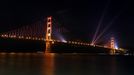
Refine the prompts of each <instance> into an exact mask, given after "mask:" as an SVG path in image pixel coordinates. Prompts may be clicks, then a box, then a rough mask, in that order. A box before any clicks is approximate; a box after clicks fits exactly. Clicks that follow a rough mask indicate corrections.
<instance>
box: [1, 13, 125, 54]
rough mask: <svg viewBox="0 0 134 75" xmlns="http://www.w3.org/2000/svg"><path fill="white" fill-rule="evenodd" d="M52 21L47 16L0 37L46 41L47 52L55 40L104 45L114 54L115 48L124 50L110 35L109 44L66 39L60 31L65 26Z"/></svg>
mask: <svg viewBox="0 0 134 75" xmlns="http://www.w3.org/2000/svg"><path fill="white" fill-rule="evenodd" d="M57 24H59V23H55V22H54V21H53V18H52V16H50V17H47V19H46V20H44V21H39V22H36V23H34V24H32V25H26V26H23V27H21V28H17V29H15V30H11V31H9V32H5V33H2V34H1V35H0V37H2V38H12V39H25V40H41V41H45V42H46V52H49V50H50V47H51V44H54V43H55V42H61V43H68V44H75V45H85V46H93V47H96V46H97V47H104V48H110V49H111V53H112V54H114V53H115V52H116V50H122V51H123V50H124V49H121V48H118V47H117V46H116V44H115V40H114V39H115V38H114V37H111V39H110V46H101V45H95V44H92V43H89V42H87V43H86V42H78V41H67V40H65V39H64V38H63V36H62V35H60V33H62V32H64V31H66V29H65V28H63V27H60V26H58V25H57Z"/></svg>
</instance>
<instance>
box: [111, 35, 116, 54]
mask: <svg viewBox="0 0 134 75" xmlns="http://www.w3.org/2000/svg"><path fill="white" fill-rule="evenodd" d="M110 48H111V51H110V54H115V39H114V37H111V40H110Z"/></svg>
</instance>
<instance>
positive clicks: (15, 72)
mask: <svg viewBox="0 0 134 75" xmlns="http://www.w3.org/2000/svg"><path fill="white" fill-rule="evenodd" d="M133 58H134V57H131V56H127V57H126V56H94V55H88V54H54V53H48V54H43V53H0V75H134V73H133V69H134V68H133V67H134V66H133V64H134V61H133Z"/></svg>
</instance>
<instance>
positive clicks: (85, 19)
mask: <svg viewBox="0 0 134 75" xmlns="http://www.w3.org/2000/svg"><path fill="white" fill-rule="evenodd" d="M133 3H134V2H132V1H131V0H55V1H54V0H44V1H40V0H33V1H32V0H31V1H28V0H27V1H25V0H16V1H15V0H10V1H8V0H4V1H2V2H0V26H1V27H0V32H1V33H2V32H6V31H9V30H12V29H15V28H19V27H21V26H23V25H27V24H32V23H34V22H36V21H38V20H42V19H43V18H45V17H47V16H49V15H52V16H54V18H55V19H56V20H57V21H58V22H60V23H61V24H63V25H65V27H67V28H68V29H69V30H71V31H72V32H73V33H74V34H75V35H76V36H79V38H82V39H88V40H90V41H91V39H92V38H93V34H94V33H95V30H96V28H97V25H98V23H99V20H100V18H101V16H102V14H104V18H103V21H102V25H101V28H100V32H102V30H103V29H104V28H105V27H107V25H109V23H110V22H112V24H111V26H110V27H109V28H108V30H107V31H105V33H104V35H103V37H102V38H103V39H106V38H109V37H110V35H113V36H115V38H116V39H117V41H118V43H119V45H121V46H134V39H133V38H134V29H133V28H134V5H133Z"/></svg>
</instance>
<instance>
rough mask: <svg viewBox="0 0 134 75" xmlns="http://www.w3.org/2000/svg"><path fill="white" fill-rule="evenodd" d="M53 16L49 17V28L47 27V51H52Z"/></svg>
mask: <svg viewBox="0 0 134 75" xmlns="http://www.w3.org/2000/svg"><path fill="white" fill-rule="evenodd" d="M51 35H52V17H51V16H50V17H47V29H46V50H45V53H48V52H50V49H51V43H52V37H51Z"/></svg>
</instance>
